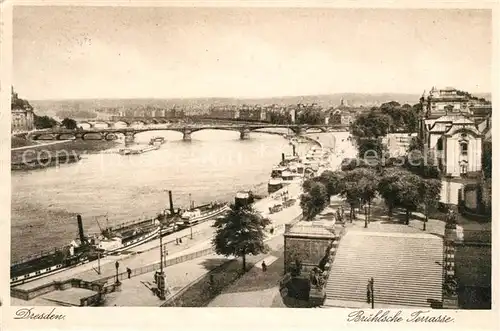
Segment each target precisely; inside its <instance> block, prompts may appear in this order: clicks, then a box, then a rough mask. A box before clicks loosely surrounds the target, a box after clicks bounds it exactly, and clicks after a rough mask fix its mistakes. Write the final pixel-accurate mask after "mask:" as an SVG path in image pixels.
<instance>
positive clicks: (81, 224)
mask: <svg viewBox="0 0 500 331" xmlns="http://www.w3.org/2000/svg"><path fill="white" fill-rule="evenodd" d="M76 220H77V221H78V234H79V235H80V242H81V243H82V244H83V243H84V242H85V235H84V234H83V221H82V216H81V215H76Z"/></svg>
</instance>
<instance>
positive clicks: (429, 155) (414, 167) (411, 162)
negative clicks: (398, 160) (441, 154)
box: [404, 137, 441, 179]
mask: <svg viewBox="0 0 500 331" xmlns="http://www.w3.org/2000/svg"><path fill="white" fill-rule="evenodd" d="M404 165H405V168H406V169H408V170H409V171H411V172H413V173H414V174H416V175H419V176H422V177H423V178H436V179H437V178H440V177H441V172H440V170H439V167H438V166H437V163H436V162H435V154H434V153H433V151H432V150H426V149H425V147H424V144H423V141H422V139H420V138H418V137H414V138H413V139H412V140H411V142H410V146H409V148H408V153H407V155H406V157H405V163H404Z"/></svg>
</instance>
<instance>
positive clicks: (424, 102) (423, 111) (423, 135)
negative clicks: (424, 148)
mask: <svg viewBox="0 0 500 331" xmlns="http://www.w3.org/2000/svg"><path fill="white" fill-rule="evenodd" d="M428 98H429V94H428V93H427V91H425V90H424V93H422V97H421V98H420V113H419V114H418V118H419V120H418V136H419V138H420V139H421V140H422V142H423V143H424V145H425V144H427V130H426V127H425V119H426V118H427V111H428Z"/></svg>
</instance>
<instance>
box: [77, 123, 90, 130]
mask: <svg viewBox="0 0 500 331" xmlns="http://www.w3.org/2000/svg"><path fill="white" fill-rule="evenodd" d="M76 127H77V128H79V129H82V130H89V129H91V128H92V124H90V122H78V123H77V125H76Z"/></svg>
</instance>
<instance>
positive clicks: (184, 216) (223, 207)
mask: <svg viewBox="0 0 500 331" xmlns="http://www.w3.org/2000/svg"><path fill="white" fill-rule="evenodd" d="M227 211H229V206H228V205H227V204H226V203H217V202H212V203H209V204H205V205H201V206H197V207H192V208H191V209H189V210H187V211H184V212H183V213H181V219H180V220H179V221H178V222H177V225H178V226H179V227H189V226H193V225H196V224H198V223H201V222H204V221H208V220H211V219H215V218H217V217H218V216H221V215H224V214H225V213H226V212H227Z"/></svg>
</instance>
